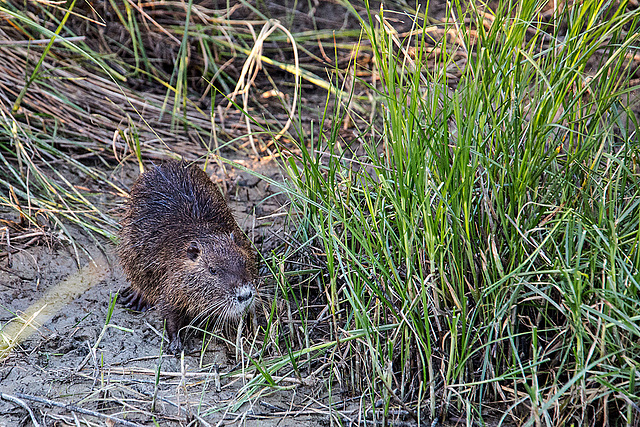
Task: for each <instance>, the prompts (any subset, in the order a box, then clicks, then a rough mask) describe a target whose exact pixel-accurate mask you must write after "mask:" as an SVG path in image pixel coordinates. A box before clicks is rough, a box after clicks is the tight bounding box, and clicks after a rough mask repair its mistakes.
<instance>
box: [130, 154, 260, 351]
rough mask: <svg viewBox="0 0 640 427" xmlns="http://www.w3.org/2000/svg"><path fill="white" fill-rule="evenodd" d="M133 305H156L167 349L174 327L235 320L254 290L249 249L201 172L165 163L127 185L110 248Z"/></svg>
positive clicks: (176, 342)
mask: <svg viewBox="0 0 640 427" xmlns="http://www.w3.org/2000/svg"><path fill="white" fill-rule="evenodd" d="M118 255H119V257H120V260H121V263H122V266H123V268H124V271H125V274H126V275H127V278H128V279H129V282H130V283H131V292H129V295H128V298H127V299H126V300H125V303H126V304H127V305H128V306H129V307H131V308H135V309H138V310H140V309H143V310H144V309H146V308H147V307H148V306H151V305H156V306H157V307H158V309H159V311H160V313H161V314H162V316H163V317H164V318H165V319H166V329H167V333H168V335H169V340H170V346H169V350H170V351H173V352H174V353H175V352H179V351H180V350H181V349H182V347H183V345H182V341H181V340H180V337H179V335H178V332H179V330H180V329H181V328H182V327H183V326H185V325H187V324H188V323H190V322H191V321H193V320H194V319H196V320H203V319H204V318H208V317H214V318H215V319H214V321H216V322H226V321H228V320H237V319H239V318H240V317H242V315H244V313H245V312H246V311H247V310H249V309H250V308H251V307H252V305H253V303H254V299H255V295H256V279H257V269H256V253H255V251H254V250H253V248H252V246H251V243H250V242H249V240H248V239H247V238H246V237H245V235H244V234H243V233H242V231H241V230H240V228H239V227H238V225H237V223H236V221H235V219H234V218H233V215H232V213H231V211H230V210H229V208H228V206H227V204H226V203H225V200H224V198H223V196H222V194H221V193H220V191H219V190H218V188H217V187H216V185H215V184H214V183H213V182H212V181H211V180H210V179H209V177H208V176H207V174H206V173H205V172H204V171H203V170H201V169H199V168H197V167H196V166H189V165H188V164H187V163H185V162H177V161H170V162H167V163H165V164H163V165H160V166H157V167H155V168H153V169H151V170H149V171H147V172H145V173H143V174H141V175H140V176H139V177H138V179H137V181H136V182H135V184H134V185H133V187H132V189H131V192H130V198H129V202H128V205H127V211H126V214H125V216H124V219H123V221H122V229H121V231H120V243H119V245H118Z"/></svg>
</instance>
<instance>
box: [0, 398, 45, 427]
mask: <svg viewBox="0 0 640 427" xmlns="http://www.w3.org/2000/svg"><path fill="white" fill-rule="evenodd" d="M0 398H2V399H4V400H8V401H9V402H13V403H15V404H16V405H19V406H22V407H23V408H24V409H26V410H27V412H28V413H29V416H30V417H31V422H32V423H33V426H34V427H40V423H38V420H37V419H36V415H35V414H34V413H33V411H32V410H31V408H29V405H27V404H26V403H25V402H24V400H20V399H18V398H17V397H15V396H11V395H9V394H6V393H0Z"/></svg>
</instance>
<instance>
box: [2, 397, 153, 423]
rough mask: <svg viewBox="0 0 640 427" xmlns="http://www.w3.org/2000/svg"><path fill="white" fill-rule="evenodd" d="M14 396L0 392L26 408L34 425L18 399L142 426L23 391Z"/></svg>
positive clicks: (30, 413) (32, 416)
mask: <svg viewBox="0 0 640 427" xmlns="http://www.w3.org/2000/svg"><path fill="white" fill-rule="evenodd" d="M16 396H17V397H13V396H9V395H7V394H5V393H0V397H2V398H3V399H6V400H10V401H12V402H15V403H18V404H19V405H20V406H23V407H25V408H27V410H28V411H29V415H31V419H32V420H33V423H34V425H36V426H38V425H39V424H37V423H36V420H35V418H34V415H33V413H32V412H31V410H30V409H29V408H28V406H27V405H26V404H25V403H24V402H22V401H21V400H20V399H26V400H31V401H33V402H38V403H44V404H46V405H51V406H56V407H58V408H63V409H66V410H67V411H71V412H78V413H81V414H85V415H91V416H92V417H96V418H103V419H106V420H110V421H113V422H115V423H116V424H122V425H125V426H129V427H142V425H141V424H138V423H133V422H131V421H127V420H123V419H121V418H117V417H113V416H111V415H106V414H101V413H100V412H95V411H90V410H88V409H83V408H80V407H79V406H76V405H72V404H64V403H58V402H55V401H53V400H49V399H45V398H44V397H38V396H31V395H29V394H24V393H16Z"/></svg>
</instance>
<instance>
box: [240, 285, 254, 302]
mask: <svg viewBox="0 0 640 427" xmlns="http://www.w3.org/2000/svg"><path fill="white" fill-rule="evenodd" d="M237 298H238V302H239V303H241V304H245V303H247V302H249V301H250V300H251V299H252V298H253V289H251V288H248V287H244V288H242V289H239V290H238V295H237Z"/></svg>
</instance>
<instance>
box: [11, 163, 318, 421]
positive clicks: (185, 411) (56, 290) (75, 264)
mask: <svg viewBox="0 0 640 427" xmlns="http://www.w3.org/2000/svg"><path fill="white" fill-rule="evenodd" d="M248 166H250V168H251V169H253V170H256V171H258V172H260V173H262V174H264V175H265V176H268V177H270V178H272V179H276V180H280V181H281V177H280V176H279V172H278V169H277V166H276V165H275V164H274V163H273V162H268V161H262V162H259V163H255V164H251V165H248ZM214 170H217V167H212V168H211V171H214ZM228 172H229V173H228V175H227V176H226V177H224V182H222V181H221V180H220V179H217V178H219V177H220V175H221V174H219V173H213V174H212V175H213V177H214V180H217V181H218V182H219V183H221V184H226V186H227V195H228V197H229V205H230V207H231V208H232V210H233V211H234V213H235V215H236V218H237V220H238V223H239V224H240V226H241V227H242V228H243V229H244V230H245V231H246V232H247V234H248V235H249V236H252V237H253V239H254V241H255V242H256V243H257V246H258V248H259V249H261V250H262V251H267V250H268V249H267V248H273V247H274V246H275V245H278V244H279V242H277V240H279V237H278V235H279V232H278V227H280V226H281V223H282V221H281V220H279V218H281V217H282V213H283V212H285V210H284V209H285V208H286V206H285V204H286V199H284V198H283V197H282V196H278V195H277V193H278V192H279V190H278V189H277V188H273V187H272V186H270V185H269V184H267V183H266V182H264V181H262V180H260V179H258V178H256V177H254V176H251V175H249V174H247V173H245V172H240V171H237V170H229V171H228ZM117 173H118V176H117V178H118V180H119V181H120V182H121V183H122V185H123V186H124V187H125V188H128V187H129V186H130V184H131V182H132V180H133V179H134V177H135V176H136V175H137V170H136V168H135V167H134V165H133V164H129V165H126V166H125V167H123V168H120V169H119V171H118V172H117ZM274 194H276V195H275V196H274ZM121 202H122V200H108V199H107V200H106V205H107V206H113V205H114V204H118V203H121ZM0 218H1V219H2V220H4V221H5V223H7V222H19V218H18V217H17V216H16V215H15V214H13V213H8V212H0ZM7 232H9V234H8V236H7V234H6V233H7ZM29 233H31V234H33V233H37V230H30V231H29V230H23V231H22V232H21V233H20V232H17V231H14V230H10V229H9V228H8V227H7V228H5V230H4V233H3V234H2V236H3V242H7V241H8V242H9V243H8V245H9V248H10V249H11V250H10V253H11V256H5V257H4V258H3V259H1V260H0V289H1V290H0V310H1V312H0V323H1V324H3V325H5V329H4V330H5V331H7V329H8V328H9V327H10V326H11V325H7V324H8V323H11V324H12V325H14V326H19V325H23V322H21V321H20V320H18V319H17V317H22V318H24V317H25V316H29V314H30V313H33V309H34V307H36V308H41V307H43V306H45V307H54V309H53V310H51V312H50V313H41V314H44V316H43V317H44V319H43V317H39V318H38V320H37V322H42V324H38V323H37V322H28V323H30V325H29V326H27V327H26V328H27V330H29V331H30V332H31V334H30V336H28V337H26V338H25V339H24V341H22V342H20V343H19V344H18V345H17V346H16V347H15V348H14V350H13V351H12V352H11V353H10V355H9V356H8V357H7V358H6V359H4V360H3V361H2V362H0V384H1V386H0V391H1V392H2V393H6V394H8V395H10V396H13V397H17V396H20V393H23V394H27V395H30V396H37V397H40V398H44V399H47V400H49V401H51V402H56V403H62V404H73V405H76V406H78V407H80V408H83V409H86V410H89V411H93V412H99V413H103V414H110V415H111V416H113V417H116V418H118V419H120V420H128V421H131V422H134V423H139V424H142V425H152V424H153V423H154V422H158V423H159V424H160V425H187V424H189V421H190V420H193V419H194V418H197V417H196V415H197V416H198V417H199V420H200V421H201V422H202V425H207V424H206V422H208V423H210V424H211V425H216V424H217V423H218V422H219V421H223V424H231V425H234V424H236V423H240V422H241V423H242V424H243V425H258V424H259V425H280V426H286V425H294V424H301V423H302V425H309V426H314V425H324V424H325V422H326V421H328V420H327V419H326V418H325V417H322V416H320V417H319V416H316V415H313V411H312V410H310V409H308V408H307V409H304V408H303V406H302V405H303V402H302V401H301V398H299V397H298V396H300V395H301V393H298V392H297V391H296V390H290V391H286V390H281V391H279V392H278V393H275V394H272V395H270V396H255V397H254V398H253V399H251V401H250V402H249V403H247V404H245V405H243V406H242V407H241V408H240V409H239V410H238V411H236V412H234V413H224V412H216V411H224V409H226V408H227V407H228V404H229V403H230V402H233V401H234V399H235V397H236V395H237V392H238V390H239V389H240V388H241V387H242V385H243V382H244V381H243V380H242V379H241V378H222V379H220V378H219V376H217V375H216V372H215V371H216V370H217V371H218V372H220V373H222V374H224V373H225V372H229V371H230V370H234V369H237V368H238V366H239V365H238V363H242V360H241V359H239V358H237V357H236V354H235V353H234V351H233V349H232V346H229V345H225V344H223V343H222V342H221V341H219V340H218V341H214V342H212V343H210V345H209V347H208V348H207V350H206V351H204V352H202V353H201V352H200V346H201V345H202V343H203V339H202V337H201V336H192V337H191V338H189V339H188V341H187V347H188V349H189V350H190V351H189V352H188V354H187V355H186V356H185V358H184V366H182V364H181V360H180V359H179V358H176V357H174V356H173V355H167V354H162V353H161V340H162V338H161V332H160V331H162V319H161V318H160V317H159V316H158V314H157V313H155V312H154V310H151V311H149V312H147V313H144V314H142V313H138V312H134V311H131V310H128V309H125V308H123V307H122V306H121V305H119V304H116V305H115V308H114V310H113V314H112V317H111V320H110V322H109V324H110V327H108V328H106V332H105V333H104V336H103V337H102V338H101V340H100V341H98V339H99V337H100V334H101V332H102V331H103V329H105V324H106V323H107V318H108V311H109V303H110V300H111V299H112V298H113V297H114V295H115V294H116V292H118V291H120V290H122V289H124V288H125V287H126V286H127V282H126V278H125V277H123V273H122V270H121V268H120V266H119V265H118V262H117V259H116V257H115V256H114V246H113V244H112V243H110V242H108V241H106V240H100V241H97V242H96V241H95V240H93V239H91V238H89V236H87V235H86V234H85V233H83V232H80V231H78V230H74V232H73V233H74V235H75V236H76V238H77V242H78V247H79V249H78V254H77V255H76V251H75V250H74V248H73V247H72V246H71V245H69V244H65V243H64V242H61V241H58V240H57V239H55V238H45V237H44V236H36V237H35V239H36V240H34V241H33V242H31V243H30V244H28V245H24V242H23V241H21V239H23V238H24V237H21V236H28V235H29ZM27 238H28V237H27ZM91 258H92V259H93V260H94V261H91ZM93 262H95V263H96V265H93V264H92V263H93ZM263 273H264V269H263ZM45 303H46V304H45ZM47 310H49V309H48V308H45V310H44V311H45V312H46V311H47ZM47 318H48V319H47ZM165 345H166V344H165ZM244 362H245V363H246V360H245V361H244ZM157 370H160V371H161V374H160V376H159V382H158V387H157V399H156V400H157V404H156V406H155V408H153V407H152V403H151V402H152V400H153V396H154V394H155V393H156V384H155V379H156V377H155V372H156V371H157ZM183 373H184V375H183ZM216 381H219V388H218V386H217V385H216ZM307 392H311V394H314V393H313V390H307ZM318 397H319V398H320V399H321V400H322V398H321V396H318ZM21 400H22V401H23V402H24V403H25V404H26V405H27V406H29V407H30V408H31V409H32V411H33V412H34V416H35V417H36V418H37V419H38V420H42V423H43V424H44V425H75V423H76V421H75V419H76V418H78V419H80V420H82V419H84V420H86V422H87V423H91V424H88V425H105V424H106V425H113V424H112V420H106V419H100V418H97V417H95V416H91V415H88V414H81V413H77V412H72V411H70V410H69V409H68V408H56V407H53V406H52V404H51V402H34V401H30V400H28V398H24V397H23V398H21ZM297 411H301V414H300V415H297V416H295V417H294V416H293V415H294V414H295V413H296V412H297ZM284 413H289V417H288V418H286V419H283V418H282V415H283V414H284ZM20 425H31V420H30V416H29V415H28V413H27V410H26V409H25V408H24V407H22V406H20V404H18V403H16V402H10V401H7V400H2V399H0V426H20Z"/></svg>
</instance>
